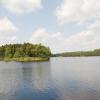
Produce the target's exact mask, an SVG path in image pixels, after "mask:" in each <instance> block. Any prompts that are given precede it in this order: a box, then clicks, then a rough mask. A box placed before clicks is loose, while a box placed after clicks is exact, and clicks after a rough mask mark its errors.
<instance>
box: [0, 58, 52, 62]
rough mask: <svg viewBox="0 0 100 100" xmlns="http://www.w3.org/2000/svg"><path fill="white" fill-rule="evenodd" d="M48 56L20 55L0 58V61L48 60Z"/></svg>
mask: <svg viewBox="0 0 100 100" xmlns="http://www.w3.org/2000/svg"><path fill="white" fill-rule="evenodd" d="M49 60H50V57H20V58H0V61H5V62H11V61H16V62H43V61H49Z"/></svg>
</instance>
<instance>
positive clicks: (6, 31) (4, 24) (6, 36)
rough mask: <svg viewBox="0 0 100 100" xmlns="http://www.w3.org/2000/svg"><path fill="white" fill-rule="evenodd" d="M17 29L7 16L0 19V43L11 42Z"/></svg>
mask: <svg viewBox="0 0 100 100" xmlns="http://www.w3.org/2000/svg"><path fill="white" fill-rule="evenodd" d="M17 31H18V29H17V27H16V26H15V25H14V24H13V23H12V22H11V21H10V20H9V19H8V18H7V17H5V18H2V19H0V44H1V45H2V44H4V43H10V42H13V41H14V40H15V39H16V35H15V33H16V32H17Z"/></svg>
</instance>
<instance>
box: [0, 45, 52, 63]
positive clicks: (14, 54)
mask: <svg viewBox="0 0 100 100" xmlns="http://www.w3.org/2000/svg"><path fill="white" fill-rule="evenodd" d="M50 56H51V51H50V48H49V47H45V46H43V45H42V44H31V43H24V44H8V45H3V46H0V60H1V61H22V62H27V61H48V60H49V59H50Z"/></svg>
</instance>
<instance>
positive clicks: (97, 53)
mask: <svg viewBox="0 0 100 100" xmlns="http://www.w3.org/2000/svg"><path fill="white" fill-rule="evenodd" d="M52 56H54V57H59V56H62V57H81V56H100V49H95V50H93V51H77V52H64V53H58V54H53V55H52Z"/></svg>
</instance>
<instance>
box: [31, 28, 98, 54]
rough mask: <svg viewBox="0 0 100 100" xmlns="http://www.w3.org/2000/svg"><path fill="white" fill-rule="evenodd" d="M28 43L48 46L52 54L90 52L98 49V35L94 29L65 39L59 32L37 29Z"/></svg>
mask: <svg viewBox="0 0 100 100" xmlns="http://www.w3.org/2000/svg"><path fill="white" fill-rule="evenodd" d="M30 42H32V43H42V44H44V45H46V46H50V48H51V50H52V52H64V51H78V50H91V49H96V48H100V33H99V32H98V31H97V30H95V28H94V29H90V28H89V29H87V30H85V31H82V32H79V33H75V34H73V35H72V36H70V37H65V36H64V34H62V33H60V32H57V33H49V32H47V31H46V30H45V29H44V28H38V29H37V30H36V31H35V32H33V34H32V36H31V38H30Z"/></svg>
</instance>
